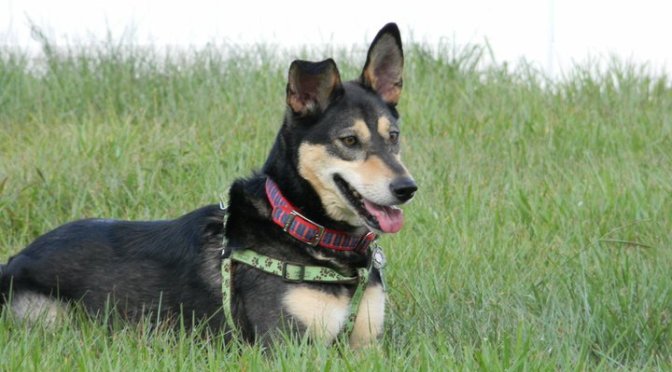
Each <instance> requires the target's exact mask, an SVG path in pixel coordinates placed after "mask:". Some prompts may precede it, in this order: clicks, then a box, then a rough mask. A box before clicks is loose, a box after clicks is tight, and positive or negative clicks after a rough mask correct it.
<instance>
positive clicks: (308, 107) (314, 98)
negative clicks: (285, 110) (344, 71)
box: [287, 58, 343, 116]
mask: <svg viewBox="0 0 672 372" xmlns="http://www.w3.org/2000/svg"><path fill="white" fill-rule="evenodd" d="M342 89H343V87H342V85H341V76H340V74H339V73H338V68H337V67H336V63H335V62H334V60H333V59H331V58H329V59H327V60H324V61H322V62H308V61H300V60H296V61H294V62H292V65H291V66H289V77H288V79H287V105H289V107H290V108H291V109H292V111H293V112H294V113H296V114H299V115H301V116H306V115H311V114H316V113H319V112H322V111H324V110H325V109H326V108H327V106H329V103H330V101H331V100H332V99H333V98H334V96H335V94H337V93H338V92H340V91H341V90H342Z"/></svg>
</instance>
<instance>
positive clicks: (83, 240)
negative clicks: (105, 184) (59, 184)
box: [0, 205, 223, 318]
mask: <svg viewBox="0 0 672 372" xmlns="http://www.w3.org/2000/svg"><path fill="white" fill-rule="evenodd" d="M222 221H223V211H222V210H221V209H220V208H219V206H217V205H212V206H208V207H204V208H201V209H199V210H196V211H194V212H192V213H189V214H187V215H185V216H183V217H181V218H179V219H176V220H170V221H151V222H128V221H115V220H105V219H87V220H80V221H75V222H71V223H69V224H66V225H63V226H61V227H59V228H57V229H55V230H53V231H51V232H48V233H46V234H44V235H42V236H40V237H39V238H37V239H36V240H35V241H34V242H32V243H31V244H30V245H29V246H28V247H26V248H25V249H24V250H23V251H21V252H20V253H19V254H18V255H16V256H14V257H12V258H11V259H10V260H9V262H8V263H7V265H5V266H4V267H3V268H2V274H1V276H0V288H1V291H2V292H1V293H2V297H3V301H6V300H7V299H8V298H9V297H10V296H11V295H13V297H14V300H13V308H14V309H15V313H17V315H19V317H28V316H26V314H27V311H32V312H35V313H38V312H44V311H36V310H30V307H31V306H30V304H37V303H44V300H42V298H43V297H49V298H59V299H60V300H65V301H66V302H67V301H68V300H81V303H82V305H83V306H84V307H85V308H86V309H87V310H88V311H90V312H91V313H94V314H95V313H99V312H101V311H104V310H105V309H111V308H114V309H115V310H116V311H118V312H119V313H120V314H121V315H122V316H125V317H130V318H135V317H138V316H140V315H141V314H142V313H157V312H160V313H161V314H164V315H166V316H168V315H169V314H170V315H171V316H172V315H176V314H179V313H180V312H184V313H185V314H189V315H196V316H198V317H205V316H206V315H207V316H209V315H211V314H214V313H216V312H217V310H218V309H219V308H221V303H219V302H217V301H216V300H211V299H212V298H213V296H214V297H216V295H217V294H218V293H219V290H220V289H219V287H218V283H219V281H218V280H217V278H219V263H220V256H221V242H222V233H223V226H222ZM213 279H215V281H214V282H213ZM28 298H30V300H28ZM22 307H26V309H22Z"/></svg>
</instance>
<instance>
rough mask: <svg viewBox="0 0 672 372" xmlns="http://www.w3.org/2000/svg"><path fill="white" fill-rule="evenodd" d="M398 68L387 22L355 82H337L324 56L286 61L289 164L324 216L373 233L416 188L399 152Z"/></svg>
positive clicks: (399, 220)
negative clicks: (317, 59) (291, 151)
mask: <svg viewBox="0 0 672 372" xmlns="http://www.w3.org/2000/svg"><path fill="white" fill-rule="evenodd" d="M403 65H404V57H403V51H402V47H401V37H400V35H399V29H398V28H397V26H396V25H395V24H392V23H391V24H388V25H386V26H385V27H383V29H381V30H380V32H379V33H378V35H377V36H376V37H375V39H374V40H373V43H372V44H371V46H370V48H369V51H368V55H367V59H366V63H365V65H364V69H363V70H362V73H361V76H360V77H359V79H357V80H354V81H350V82H342V81H341V77H340V74H339V71H338V68H337V67H336V64H335V62H334V61H333V60H332V59H328V60H325V61H322V62H316V63H313V62H307V61H299V60H297V61H294V62H293V63H292V65H291V66H290V69H289V78H288V83H287V106H288V108H287V115H286V120H285V127H286V128H287V130H288V131H289V132H291V136H287V138H286V139H285V140H286V141H292V140H295V141H296V143H294V144H293V145H291V146H290V147H292V148H294V149H295V150H294V158H293V159H292V162H293V163H294V164H295V167H296V170H297V171H298V174H299V175H300V176H301V177H302V178H303V179H305V180H306V181H307V182H308V183H309V184H310V186H311V187H312V188H313V190H314V191H315V193H316V194H317V195H318V196H319V198H320V202H321V204H322V207H323V209H324V211H325V212H326V214H327V215H328V216H329V217H330V218H331V219H334V220H336V221H341V222H344V223H347V224H349V225H351V226H355V227H358V226H368V227H369V228H370V229H373V230H375V231H378V232H397V231H399V229H401V227H402V225H403V214H402V212H401V210H400V209H399V208H398V207H397V205H399V204H402V203H405V202H407V201H409V200H410V199H411V198H412V197H413V195H414V193H415V191H416V190H417V186H416V184H415V181H414V180H413V178H412V177H411V175H410V174H409V172H408V170H407V169H406V167H404V165H403V164H402V162H401V157H400V137H401V130H400V125H399V114H398V112H397V110H396V105H397V102H398V101H399V98H400V95H401V90H402V70H403Z"/></svg>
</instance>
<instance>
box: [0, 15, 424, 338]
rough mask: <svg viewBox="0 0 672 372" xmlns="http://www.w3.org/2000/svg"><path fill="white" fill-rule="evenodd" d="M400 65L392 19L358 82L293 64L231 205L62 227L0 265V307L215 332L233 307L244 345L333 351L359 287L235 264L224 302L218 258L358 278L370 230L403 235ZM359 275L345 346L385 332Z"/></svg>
mask: <svg viewBox="0 0 672 372" xmlns="http://www.w3.org/2000/svg"><path fill="white" fill-rule="evenodd" d="M403 62H404V60H403V52H402V46H401V38H400V35H399V30H398V28H397V26H396V25H395V24H388V25H386V26H385V27H384V28H383V29H382V30H380V32H379V33H378V35H377V36H376V37H375V39H374V41H373V43H372V45H371V47H370V49H369V52H368V55H367V60H366V64H365V66H364V69H363V71H362V74H361V76H360V77H359V79H357V80H354V81H350V82H342V81H341V77H340V75H339V72H338V69H337V67H336V64H335V63H334V61H333V60H331V59H328V60H325V61H322V62H317V63H313V62H306V61H298V60H297V61H294V62H293V63H292V65H291V67H290V69H289V79H288V83H287V110H286V114H285V117H284V121H283V124H282V128H281V129H280V132H279V133H278V136H277V139H276V141H275V144H274V146H273V148H272V150H271V152H270V154H269V156H268V159H267V160H266V163H265V164H264V167H263V169H262V172H261V173H260V174H255V175H253V176H252V177H250V178H246V179H239V180H237V181H236V182H234V184H233V185H232V186H231V188H230V192H229V203H230V205H229V206H228V209H226V210H224V209H222V208H220V206H218V205H211V206H207V207H204V208H201V209H198V210H196V211H194V212H191V213H189V214H187V215H184V216H182V217H180V218H178V219H175V220H171V221H151V222H127V221H114V220H106V219H87V220H81V221H76V222H72V223H69V224H66V225H63V226H61V227H59V228H57V229H55V230H53V231H51V232H49V233H47V234H45V235H43V236H40V237H39V238H37V239H36V240H35V241H34V242H33V243H31V244H30V245H29V246H28V247H26V248H25V249H24V250H23V251H21V252H20V253H19V254H17V255H16V256H14V257H12V258H11V259H10V260H9V262H8V263H7V264H6V265H4V266H1V267H0V269H1V270H2V276H1V277H0V285H1V288H0V289H1V291H2V292H1V296H2V297H1V299H0V301H2V302H3V303H7V304H8V309H11V310H12V312H13V313H14V314H15V316H16V317H18V318H20V319H28V320H32V319H34V318H37V317H41V318H42V319H43V320H45V321H52V320H54V318H56V317H57V316H58V314H59V313H60V312H61V311H64V310H65V309H66V308H68V307H69V306H70V305H68V304H69V303H71V302H72V301H76V302H79V303H81V306H82V307H83V308H84V309H86V311H87V312H89V313H91V314H99V313H101V312H103V311H104V310H105V309H107V308H108V307H110V306H112V307H113V308H114V309H115V311H116V312H118V313H119V314H120V315H121V316H122V317H123V318H128V319H137V318H138V317H140V316H142V315H147V314H153V315H154V316H156V315H160V316H161V318H163V319H165V318H175V317H179V316H182V317H188V318H189V319H187V320H188V321H189V322H190V321H191V320H193V319H194V318H195V319H196V320H199V321H205V322H207V324H208V325H209V328H210V329H219V330H224V331H225V332H226V331H227V330H228V329H229V328H230V327H229V326H228V325H227V316H226V312H229V311H230V314H231V315H232V318H233V322H234V323H235V328H238V329H239V331H240V332H239V334H240V335H241V337H242V338H243V339H245V340H248V341H251V342H254V341H258V340H260V339H264V340H267V339H270V338H269V337H265V336H267V335H273V334H274V333H275V332H277V330H280V329H284V328H286V327H289V330H290V331H291V332H292V333H293V334H297V335H305V334H307V335H308V336H310V337H312V338H313V339H315V340H318V341H321V342H327V343H329V342H332V341H333V340H334V339H335V338H336V337H337V336H338V334H339V333H340V332H341V330H342V329H343V328H344V325H345V324H346V320H347V319H346V318H347V317H348V314H349V311H350V300H351V298H352V296H353V293H354V292H355V288H356V283H346V282H337V283H327V282H320V281H310V280H301V278H299V279H297V278H289V277H285V276H283V275H276V274H272V273H268V272H265V271H263V270H260V269H258V268H257V267H254V266H250V265H246V264H240V263H239V264H236V265H235V269H234V270H232V272H233V274H232V275H231V279H232V282H231V283H232V284H231V288H230V290H231V297H232V299H231V301H230V302H231V303H230V306H228V305H227V304H223V303H222V297H223V296H222V271H221V265H222V261H223V258H222V256H224V257H226V256H228V255H231V252H241V251H253V252H256V253H258V254H260V255H263V256H265V257H269V258H272V259H277V260H281V261H283V262H290V263H292V264H295V265H309V266H315V267H323V268H326V269H328V270H332V271H333V272H337V273H340V274H341V275H343V276H344V277H349V276H350V277H352V276H354V277H355V278H356V277H357V273H358V271H357V269H358V268H361V267H364V266H366V265H368V264H369V262H370V261H371V257H370V255H371V253H370V252H371V250H369V249H367V247H368V246H369V245H370V244H371V242H372V240H373V238H374V237H375V234H378V233H394V232H397V231H399V230H400V229H401V227H402V225H403V215H402V212H401V210H400V209H399V208H397V207H396V205H399V204H402V203H404V202H406V201H408V200H409V199H411V198H412V197H413V194H414V193H415V191H416V189H417V187H416V184H415V182H414V181H413V178H412V177H411V176H410V174H409V173H408V171H407V170H406V168H405V167H404V165H402V163H401V160H400V150H399V137H400V129H399V114H398V113H397V110H396V108H395V107H396V104H397V102H398V101H399V97H400V94H401V90H402V67H403ZM224 222H225V223H224ZM223 223H224V224H223ZM223 241H226V242H227V243H226V246H223V243H222V242H223ZM370 273H371V275H370V276H369V277H368V285H366V287H365V290H364V291H363V296H362V297H361V306H359V309H358V313H357V314H355V315H356V318H355V319H356V320H355V323H354V327H353V329H352V333H351V334H350V336H349V337H350V342H351V344H353V345H362V344H367V343H369V342H371V341H373V340H375V339H376V338H377V337H378V336H379V335H380V334H381V332H382V328H383V318H384V312H385V293H384V290H383V286H382V280H381V275H380V273H379V272H378V270H376V269H375V268H374V269H372V271H371V272H370ZM283 274H284V273H283ZM187 324H189V323H187ZM226 333H227V334H229V332H226Z"/></svg>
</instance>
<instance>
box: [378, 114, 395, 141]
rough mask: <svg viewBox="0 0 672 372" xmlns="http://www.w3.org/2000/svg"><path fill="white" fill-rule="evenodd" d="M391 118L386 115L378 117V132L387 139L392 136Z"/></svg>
mask: <svg viewBox="0 0 672 372" xmlns="http://www.w3.org/2000/svg"><path fill="white" fill-rule="evenodd" d="M391 125H392V123H390V120H389V119H388V118H386V117H384V116H381V117H379V118H378V133H379V134H380V135H381V136H382V137H383V138H385V139H388V138H390V126H391Z"/></svg>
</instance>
